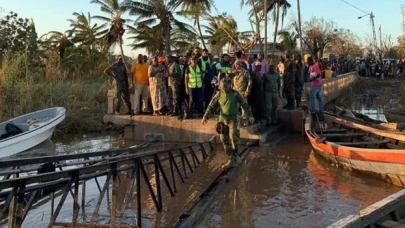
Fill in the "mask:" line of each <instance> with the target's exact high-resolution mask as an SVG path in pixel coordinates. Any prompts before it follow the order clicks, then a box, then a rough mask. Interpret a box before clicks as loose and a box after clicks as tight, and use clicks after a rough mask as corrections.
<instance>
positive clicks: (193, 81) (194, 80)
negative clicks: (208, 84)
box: [188, 65, 202, 89]
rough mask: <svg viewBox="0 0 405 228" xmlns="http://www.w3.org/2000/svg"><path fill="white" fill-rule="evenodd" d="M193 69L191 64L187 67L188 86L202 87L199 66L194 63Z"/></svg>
mask: <svg viewBox="0 0 405 228" xmlns="http://www.w3.org/2000/svg"><path fill="white" fill-rule="evenodd" d="M195 69H196V70H194V69H193V67H192V66H189V67H188V70H189V76H188V87H189V88H192V89H193V88H201V87H202V77H201V70H200V67H199V66H198V65H196V66H195Z"/></svg>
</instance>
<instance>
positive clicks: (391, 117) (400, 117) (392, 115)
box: [384, 110, 405, 123]
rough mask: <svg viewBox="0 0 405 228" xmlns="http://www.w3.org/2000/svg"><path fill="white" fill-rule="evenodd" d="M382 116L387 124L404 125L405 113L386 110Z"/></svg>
mask: <svg viewBox="0 0 405 228" xmlns="http://www.w3.org/2000/svg"><path fill="white" fill-rule="evenodd" d="M384 115H385V118H386V119H387V121H388V122H395V123H405V112H401V111H395V110H388V111H384Z"/></svg>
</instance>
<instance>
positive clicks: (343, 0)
mask: <svg viewBox="0 0 405 228" xmlns="http://www.w3.org/2000/svg"><path fill="white" fill-rule="evenodd" d="M340 1H342V2H344V3H346V4H348V5H349V6H351V7H353V8H355V9H357V10H359V11H361V12H363V13H365V14H370V13H369V12H366V11H364V10H362V9H360V8H359V7H357V6H354V5H352V4H350V3H348V2H346V1H345V0H340Z"/></svg>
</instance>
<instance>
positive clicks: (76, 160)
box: [0, 140, 214, 228]
mask: <svg viewBox="0 0 405 228" xmlns="http://www.w3.org/2000/svg"><path fill="white" fill-rule="evenodd" d="M213 150H214V147H213V142H212V140H210V141H208V142H204V143H199V144H194V145H191V146H186V147H183V148H169V149H161V148H159V147H156V146H155V147H153V146H151V145H149V144H142V145H139V146H138V147H137V148H129V149H120V150H112V151H101V152H92V153H83V154H70V155H59V156H50V157H36V158H27V159H16V160H4V161H0V167H3V168H4V167H13V168H12V169H8V170H2V171H0V176H1V177H3V178H2V180H1V181H0V204H1V206H0V219H2V220H3V222H4V223H5V221H6V219H7V223H8V227H9V228H14V227H21V226H22V224H23V222H24V220H25V218H26V216H27V214H28V213H29V212H30V210H31V208H32V206H33V205H34V204H38V203H39V202H40V201H41V200H43V199H45V198H48V199H50V201H51V208H49V210H50V214H51V216H50V221H49V224H48V226H47V227H54V226H61V227H119V226H121V225H124V226H129V224H122V221H120V219H119V218H120V217H119V213H120V212H121V213H122V211H124V210H125V208H126V206H127V204H128V199H129V198H131V196H132V194H133V193H135V198H136V226H137V227H141V226H142V219H141V218H142V204H141V195H142V193H141V190H142V189H147V190H146V193H147V194H149V196H150V197H151V199H152V201H153V204H154V207H155V209H156V210H157V211H162V208H163V199H162V185H164V186H165V187H166V188H167V190H168V191H169V193H170V195H171V196H172V197H173V196H175V193H176V192H177V187H178V186H177V184H178V182H181V183H184V182H185V179H187V178H188V176H189V175H190V174H191V173H193V172H194V169H195V168H196V167H197V166H198V165H199V164H200V163H201V162H202V160H204V159H206V158H207V157H208V153H210V152H212V151H213ZM44 163H45V164H52V165H55V166H56V167H57V168H58V169H59V170H58V171H56V170H55V171H53V172H49V173H42V174H41V173H38V172H36V171H37V170H38V165H40V164H44ZM146 167H150V168H149V169H146ZM152 175H154V178H153V181H152V178H151V176H152ZM101 177H102V178H101ZM93 179H94V180H95V183H96V185H97V189H98V191H99V197H98V200H97V204H96V206H95V208H94V211H93V213H92V216H91V217H90V219H89V220H86V221H84V220H83V222H81V223H79V222H78V217H79V212H80V210H82V212H84V208H85V207H86V182H88V181H90V180H93ZM99 179H105V181H104V183H100V182H101V181H100V180H99ZM141 179H143V181H141ZM80 185H81V191H79V187H80ZM120 185H125V187H126V188H125V190H124V193H123V196H120V197H121V198H122V197H123V199H122V200H121V201H122V202H121V204H119V203H118V195H119V194H120V193H119V192H118V187H119V186H120ZM142 186H143V187H142ZM110 188H111V190H112V194H111V199H110V196H109V195H110V194H109V191H110ZM154 188H155V190H154ZM68 195H71V196H72V198H73V208H72V212H73V213H72V214H73V216H72V220H71V223H66V222H58V216H59V214H60V212H61V209H62V206H63V205H64V203H65V200H66V198H67V197H68ZM79 195H81V196H80V202H79ZM57 197H60V200H59V202H55V199H56V198H57ZM105 198H106V201H107V206H108V211H109V223H108V224H98V223H97V217H98V215H99V211H100V207H101V205H102V202H103V200H104V199H105ZM55 203H56V207H55ZM7 213H8V216H7Z"/></svg>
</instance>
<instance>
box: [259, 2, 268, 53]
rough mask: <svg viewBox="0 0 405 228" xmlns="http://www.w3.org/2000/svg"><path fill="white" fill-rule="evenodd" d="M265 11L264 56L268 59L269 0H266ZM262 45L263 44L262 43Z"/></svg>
mask: <svg viewBox="0 0 405 228" xmlns="http://www.w3.org/2000/svg"><path fill="white" fill-rule="evenodd" d="M263 13H264V56H263V58H264V59H266V60H267V57H268V56H267V21H268V18H267V15H268V13H267V0H264V9H263ZM260 46H261V44H260Z"/></svg>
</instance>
